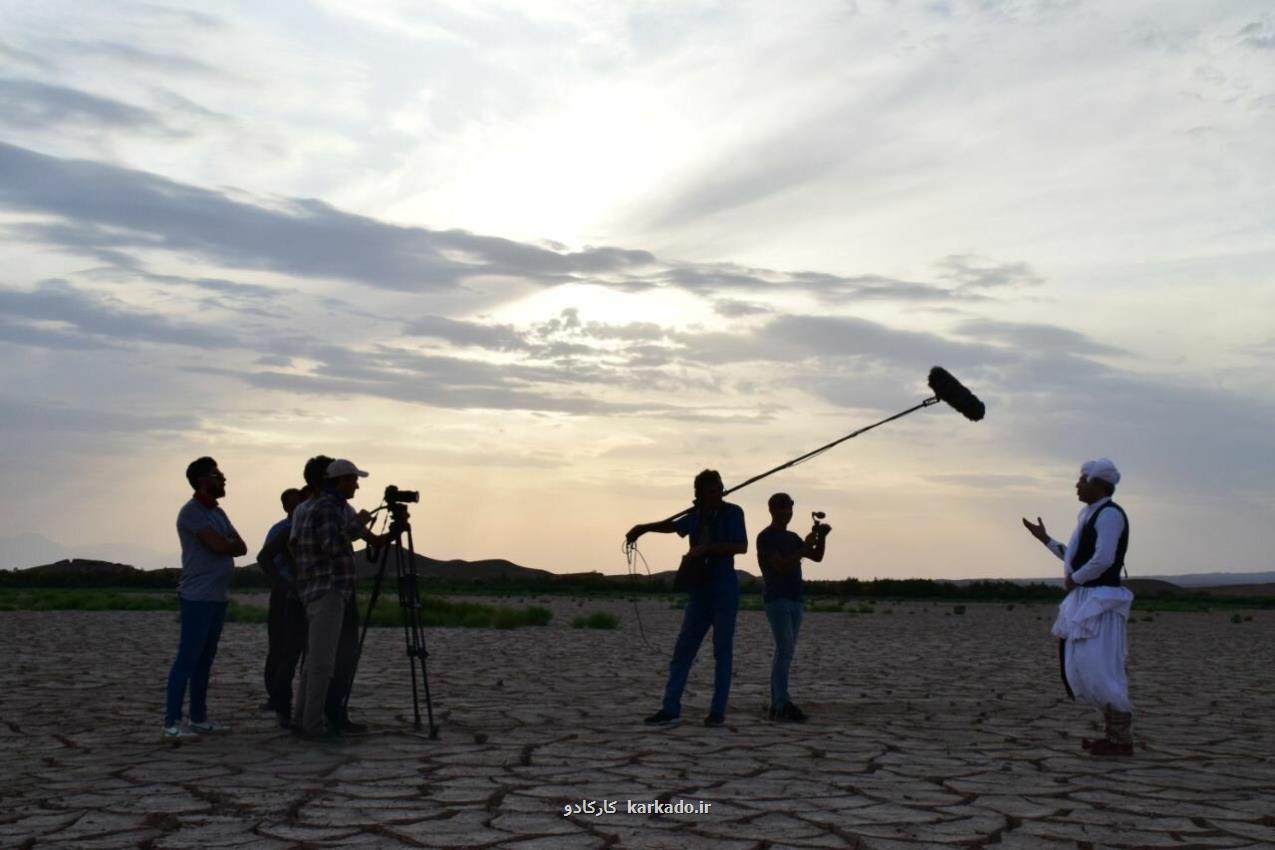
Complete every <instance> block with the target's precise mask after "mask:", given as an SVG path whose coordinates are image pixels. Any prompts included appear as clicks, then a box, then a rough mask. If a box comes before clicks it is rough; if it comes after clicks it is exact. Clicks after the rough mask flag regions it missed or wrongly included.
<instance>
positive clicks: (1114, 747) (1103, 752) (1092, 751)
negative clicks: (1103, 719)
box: [1088, 738, 1133, 756]
mask: <svg viewBox="0 0 1275 850" xmlns="http://www.w3.org/2000/svg"><path fill="white" fill-rule="evenodd" d="M1088 749H1089V755H1091V756H1131V755H1133V744H1121V743H1119V742H1117V741H1108V740H1107V739H1105V738H1104V739H1102V740H1100V741H1094V742H1093V743H1092V744H1090V745H1089V748H1088Z"/></svg>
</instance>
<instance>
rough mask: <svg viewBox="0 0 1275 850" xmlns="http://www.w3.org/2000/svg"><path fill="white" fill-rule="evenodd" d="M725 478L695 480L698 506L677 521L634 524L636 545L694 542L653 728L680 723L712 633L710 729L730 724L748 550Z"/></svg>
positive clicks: (680, 582) (711, 475)
mask: <svg viewBox="0 0 1275 850" xmlns="http://www.w3.org/2000/svg"><path fill="white" fill-rule="evenodd" d="M724 490H725V487H724V486H723V484H722V476H721V475H720V474H719V473H718V472H717V471H716V470H712V469H706V470H704V471H703V472H701V473H700V474H699V475H697V476H695V506H694V507H693V508H692V509H691V510H690V512H688V513H686V514H684V515H682V516H681V517H679V518H677V519H673V520H664V521H662V522H653V523H646V524H641V525H635V526H633V528H631V529H630V530H629V533H628V534H627V535H625V539H626V540H627V541H628V543H630V544H633V543H635V542H637V539H638V538H639V537H641V536H642V535H643V534H646V533H647V532H648V531H654V532H657V533H660V534H671V533H674V532H676V533H677V534H678V535H679V536H681V537H689V538H690V541H689V542H690V548H689V550H688V551H687V553H686V555H684V556H683V558H682V564H681V566H680V567H679V568H678V579H677V581H675V583H674V587H675V589H683V590H686V591H687V592H688V598H687V602H686V608H685V610H684V612H683V615H682V628H681V631H679V632H678V635H677V643H676V644H675V645H674V647H673V659H672V661H671V662H670V663H669V671H668V683H667V684H666V685H665V688H664V701H663V704H662V705H661V706H660V710H659V711H657V712H656V713H655V714H652V715H651V716H650V717H647V718H646V721H645V722H646V723H648V724H650V725H652V726H663V725H668V724H672V723H674V722H676V721H677V720H678V719H679V718H680V717H681V714H682V691H683V690H685V688H686V679H687V676H688V675H689V674H690V672H691V665H692V664H694V663H695V655H696V653H698V652H699V647H700V644H701V643H702V642H703V641H704V635H706V634H707V633H708V630H709V629H710V628H711V629H712V630H713V662H714V673H713V702H712V706H711V707H710V709H709V712H708V716H707V717H706V718H705V719H704V725H705V726H721V725H722V724H723V723H725V722H726V701H727V699H728V697H729V696H730V678H731V663H732V656H733V652H734V640H735V615H736V613H737V612H738V611H739V580H738V579H737V578H736V576H735V556H736V555H743V554H744V553H745V552H747V551H748V532H747V530H746V529H745V528H744V511H743V509H742V508H740V507H739V506H738V505H734V504H731V503H729V502H724V501H722V494H723V492H724Z"/></svg>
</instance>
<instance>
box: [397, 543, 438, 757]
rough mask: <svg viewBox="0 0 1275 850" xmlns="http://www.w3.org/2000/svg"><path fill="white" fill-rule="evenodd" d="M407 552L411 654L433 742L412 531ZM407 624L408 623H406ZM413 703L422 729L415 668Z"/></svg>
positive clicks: (434, 734) (434, 730)
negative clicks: (422, 689)
mask: <svg viewBox="0 0 1275 850" xmlns="http://www.w3.org/2000/svg"><path fill="white" fill-rule="evenodd" d="M407 551H408V553H409V554H408V558H409V561H408V572H407V582H408V594H409V597H410V600H411V606H410V609H411V610H410V613H411V621H410V627H409V628H410V632H411V634H410V638H409V640H410V646H411V650H410V653H411V654H412V655H413V656H414V657H415V658H416V660H417V661H418V662H420V665H421V683H422V684H423V685H424V687H425V713H426V716H427V717H428V719H429V737H430V739H431V740H435V741H436V740H438V726H437V725H435V723H434V700H433V698H432V697H431V695H430V692H429V670H428V669H427V667H426V666H425V659H426V658H427V657H429V650H428V649H426V647H425V630H424V629H423V628H422V627H421V597H420V586H419V584H418V582H417V574H416V549H415V547H414V545H413V543H412V531H411V529H410V528H409V529H408V531H407ZM405 622H406V621H405ZM412 702H413V704H414V706H415V708H416V728H417V729H419V728H421V708H420V702H419V700H418V699H417V697H416V673H415V667H413V669H412Z"/></svg>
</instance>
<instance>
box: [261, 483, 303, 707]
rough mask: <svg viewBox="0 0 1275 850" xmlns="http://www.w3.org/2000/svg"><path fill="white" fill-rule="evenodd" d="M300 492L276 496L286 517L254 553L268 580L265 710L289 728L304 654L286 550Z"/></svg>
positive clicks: (293, 578)
mask: <svg viewBox="0 0 1275 850" xmlns="http://www.w3.org/2000/svg"><path fill="white" fill-rule="evenodd" d="M305 495H306V494H304V493H303V492H302V491H301V490H298V489H297V488H295V487H289V488H288V489H287V490H284V491H283V493H281V494H280V496H279V500H280V502H282V503H283V510H284V513H285V514H286V516H284V518H283V519H281V520H279V521H278V522H276V523H275V524H274V525H273V526H271V527H270V530H269V531H268V532H266V542H265V544H264V545H263V546H262V547H261V551H260V552H258V553H257V566H259V567H261V570H262V572H264V573H265V574H266V575H267V576H269V577H270V582H271V584H270V609H269V613H268V614H267V615H266V635H267V640H268V641H269V645H268V647H267V650H266V669H265V680H266V695H267V696H268V698H269V702H268V707H269V708H270V709H271V710H272V711H274V713H275V714H276V715H277V716H278V718H279V726H280V727H282V728H284V729H290V728H292V678H293V676H294V675H295V674H296V672H297V663H298V662H299V661H300V660H301V653H303V652H304V651H305V638H306V620H305V606H303V605H302V604H301V599H300V597H298V596H297V589H296V570H295V566H294V565H293V564H292V563H291V562H292V554H291V553H290V552H289V551H288V536H289V533H290V532H291V530H292V516H293V512H294V511H295V510H296V509H297V505H299V504H301V502H302V501H304V499H305Z"/></svg>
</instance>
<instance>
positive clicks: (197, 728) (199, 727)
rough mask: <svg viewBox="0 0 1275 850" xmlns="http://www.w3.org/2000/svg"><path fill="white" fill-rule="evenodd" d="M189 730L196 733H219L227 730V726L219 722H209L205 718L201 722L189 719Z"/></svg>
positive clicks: (228, 728) (228, 729)
mask: <svg viewBox="0 0 1275 850" xmlns="http://www.w3.org/2000/svg"><path fill="white" fill-rule="evenodd" d="M190 731H192V732H194V733H196V734H198V735H220V734H221V733H223V732H229V731H230V727H229V726H222V725H221V724H219V723H209V722H208V721H207V720H205V721H203V722H202V723H196V722H195V721H193V720H192V721H190Z"/></svg>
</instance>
